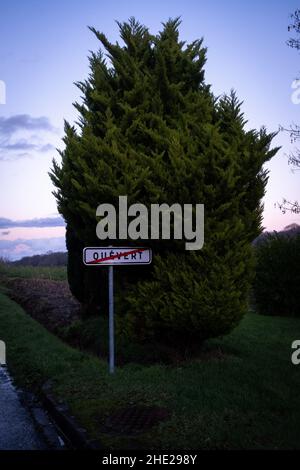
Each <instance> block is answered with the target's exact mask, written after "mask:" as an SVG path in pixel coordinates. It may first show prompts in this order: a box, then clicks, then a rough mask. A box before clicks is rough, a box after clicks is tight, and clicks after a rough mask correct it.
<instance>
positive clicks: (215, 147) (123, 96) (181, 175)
mask: <svg viewBox="0 0 300 470" xmlns="http://www.w3.org/2000/svg"><path fill="white" fill-rule="evenodd" d="M179 24H180V21H179V20H178V19H175V20H169V21H168V22H167V23H165V24H164V25H163V30H162V31H161V32H160V33H159V34H158V35H157V36H152V35H151V34H150V33H149V31H148V30H147V28H146V27H144V26H142V25H140V24H139V23H138V22H137V21H136V20H134V19H130V20H129V22H127V23H123V24H119V27H120V35H121V38H122V40H123V45H119V44H118V43H117V44H111V43H110V42H109V41H108V39H107V38H106V37H105V36H104V34H102V33H99V32H98V31H96V30H95V29H92V31H93V32H94V33H95V35H96V36H97V38H98V39H99V41H100V42H101V44H102V46H103V47H104V49H105V50H106V56H107V57H105V56H104V55H103V53H102V52H101V51H100V52H98V53H93V54H92V55H91V57H90V75H89V77H88V79H87V80H86V81H85V82H79V83H77V86H78V87H79V89H80V90H81V92H82V103H76V104H75V107H76V109H77V110H78V112H79V116H80V120H79V130H78V129H76V128H75V127H73V126H71V125H69V124H68V123H66V125H65V138H64V142H65V149H64V150H63V151H62V152H61V157H62V164H61V166H60V165H59V164H57V163H56V162H55V161H54V163H53V169H52V172H51V177H52V180H53V183H54V185H55V186H56V188H57V190H56V192H55V195H56V198H57V202H58V208H59V211H60V212H61V214H62V215H63V216H64V218H65V220H66V222H67V246H68V253H69V266H68V275H69V282H70V286H71V289H72V291H73V293H74V295H75V296H76V297H77V298H78V299H79V300H80V301H81V302H82V303H84V304H85V305H86V306H87V310H88V311H90V312H91V311H93V308H92V307H93V306H96V305H100V306H101V310H102V312H103V314H105V312H106V296H107V284H106V269H105V268H104V269H103V268H95V269H94V268H86V267H84V266H83V264H82V248H83V247H84V246H97V245H103V244H104V243H103V242H99V240H98V239H97V238H96V232H95V229H96V223H97V220H96V208H97V206H98V205H99V204H101V203H104V202H105V203H112V204H114V205H115V206H116V207H117V205H118V197H119V196H120V195H127V196H128V204H132V203H136V202H140V203H144V204H145V205H146V206H147V207H150V204H151V203H168V204H170V205H171V204H173V203H180V204H184V203H192V204H200V203H204V204H205V243H204V248H203V249H202V250H199V251H185V250H184V242H181V241H178V240H173V241H166V240H160V241H154V240H153V241H152V240H149V241H147V245H148V246H151V247H152V248H153V253H154V257H153V264H152V265H151V266H150V267H140V268H138V269H137V268H133V267H128V268H125V267H121V268H119V269H117V270H116V271H117V282H118V287H117V291H118V293H119V299H118V302H117V315H118V324H119V327H120V329H121V331H122V332H123V334H128V335H131V336H133V337H139V338H145V337H149V336H153V335H158V334H159V335H160V337H168V338H170V339H171V340H173V341H174V339H175V338H179V337H182V336H184V337H185V338H187V339H189V338H191V337H196V338H197V339H198V340H199V341H202V340H204V339H206V338H208V337H212V336H217V335H221V334H224V333H227V332H229V331H230V330H231V329H232V328H233V327H234V326H235V325H237V323H238V322H239V320H240V319H241V317H242V315H243V314H244V312H245V309H246V307H247V294H248V289H249V284H250V281H251V277H252V272H253V257H252V250H251V242H252V240H253V239H254V238H255V237H256V236H257V235H258V234H259V233H260V230H261V219H262V206H261V199H262V197H263V195H264V192H265V185H266V182H267V173H266V171H264V170H263V169H262V166H263V164H264V163H265V162H266V161H268V160H269V159H270V158H271V157H272V156H273V155H274V154H275V153H276V151H277V149H273V150H270V143H271V141H272V138H273V137H274V134H267V132H266V130H265V129H264V128H263V129H261V130H260V131H255V130H252V131H246V130H245V120H244V118H243V114H242V112H241V109H240V108H241V104H240V103H239V101H238V99H237V98H236V96H235V94H234V92H232V93H231V94H230V95H229V96H224V97H223V98H221V99H216V98H215V97H214V96H213V94H212V92H211V90H210V87H209V86H208V85H207V84H206V83H205V81H204V70H203V66H204V64H205V60H206V59H205V55H206V50H205V48H203V46H202V40H198V41H194V42H193V43H192V44H189V45H185V43H184V42H181V41H180V40H179V34H178V27H179ZM138 243H140V244H141V245H144V244H145V242H143V241H142V240H141V241H138V242H137V241H134V242H133V243H132V244H134V245H137V244H138ZM109 244H111V241H107V245H109ZM118 244H119V245H120V246H122V245H125V246H126V245H128V241H126V240H118V241H116V243H115V245H116V246H117V245H118Z"/></svg>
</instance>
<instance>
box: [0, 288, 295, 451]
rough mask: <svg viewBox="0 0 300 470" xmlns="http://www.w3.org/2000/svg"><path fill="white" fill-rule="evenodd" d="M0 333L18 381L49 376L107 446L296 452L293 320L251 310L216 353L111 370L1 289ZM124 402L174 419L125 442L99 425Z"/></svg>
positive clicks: (34, 382) (216, 344) (32, 384)
mask: <svg viewBox="0 0 300 470" xmlns="http://www.w3.org/2000/svg"><path fill="white" fill-rule="evenodd" d="M0 339H2V340H4V341H5V342H6V345H7V361H8V367H9V369H10V371H11V373H12V375H13V377H14V379H15V380H16V382H17V383H18V384H19V385H21V386H23V387H25V386H26V387H29V388H31V389H34V390H35V391H38V390H39V389H40V387H41V385H42V384H43V383H44V382H45V381H46V380H48V379H51V380H52V381H53V387H54V392H55V394H56V395H57V396H58V397H60V398H62V399H63V400H64V401H65V402H66V403H67V404H68V405H69V406H70V408H71V411H72V413H73V414H74V415H75V417H76V418H77V420H78V421H79V422H80V423H81V424H82V425H83V426H84V427H86V428H87V430H88V432H89V433H90V435H91V437H93V438H96V439H100V440H101V442H102V443H103V444H104V446H106V447H107V448H111V449H119V448H127V447H139V448H147V449H162V448H163V449H172V448H176V449H180V448H186V449H192V448H194V449H215V448H217V449H243V448H247V449H248V448H264V449H265V448H269V449H270V448H273V449H275V448H283V449H286V448H300V395H299V388H300V366H294V365H293V364H292V363H291V343H292V341H293V340H294V339H300V321H299V319H287V318H269V317H263V316H258V315H255V314H251V315H248V316H247V317H246V318H245V319H244V320H243V321H242V323H241V324H240V326H239V327H238V328H237V329H236V330H235V331H234V332H233V333H232V334H230V335H228V336H227V337H226V338H223V339H220V340H214V341H211V342H210V343H209V345H210V347H211V348H221V349H222V351H223V352H224V353H225V354H223V356H222V357H221V358H214V357H213V356H212V357H211V358H210V359H209V358H208V359H206V360H203V359H202V360H199V359H198V360H197V359H194V360H190V361H187V362H183V363H181V364H178V365H177V366H174V365H172V366H166V365H159V364H158V365H153V366H149V365H148V366H143V365H138V364H135V363H131V364H127V365H126V366H124V367H122V368H119V369H118V370H117V372H116V374H115V375H114V376H109V375H108V373H107V366H106V362H105V361H101V360H100V359H98V358H96V357H93V356H90V355H88V354H87V353H82V352H80V351H78V350H76V349H73V348H71V347H69V346H67V345H66V344H64V343H63V342H62V341H61V340H59V339H58V338H57V337H55V336H53V335H52V334H50V333H49V332H48V331H47V330H45V329H44V328H43V327H42V326H41V325H40V324H38V323H37V322H36V321H34V320H33V319H32V318H30V317H29V316H28V315H27V314H26V313H25V312H24V311H23V310H22V308H21V307H19V306H18V305H17V304H16V303H15V302H13V301H11V300H10V299H8V298H7V297H6V296H5V295H4V294H0ZM130 405H159V406H163V407H166V408H167V409H168V410H170V412H171V418H170V419H169V420H168V421H165V422H163V423H161V424H160V425H159V426H157V427H155V428H153V429H152V430H150V431H148V432H146V433H144V434H141V435H139V436H136V437H131V438H130V437H128V436H112V435H108V434H105V433H103V432H102V431H101V425H102V423H103V422H104V419H105V418H106V417H107V416H108V415H109V414H110V413H111V412H113V411H115V410H117V409H119V408H123V407H127V406H130Z"/></svg>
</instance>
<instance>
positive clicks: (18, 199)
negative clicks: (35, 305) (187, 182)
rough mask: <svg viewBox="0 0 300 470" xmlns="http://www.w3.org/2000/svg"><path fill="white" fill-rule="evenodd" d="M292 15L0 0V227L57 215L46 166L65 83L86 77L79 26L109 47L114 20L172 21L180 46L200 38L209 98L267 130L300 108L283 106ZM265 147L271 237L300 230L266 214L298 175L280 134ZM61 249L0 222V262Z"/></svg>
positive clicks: (68, 103) (215, 4) (91, 1)
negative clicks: (224, 98) (227, 96)
mask: <svg viewBox="0 0 300 470" xmlns="http://www.w3.org/2000/svg"><path fill="white" fill-rule="evenodd" d="M296 8H297V3H296V2H294V1H290V0H287V1H285V2H282V1H281V2H279V1H272V2H270V1H266V2H261V1H258V0H253V1H252V2H241V1H234V0H228V1H227V2H224V1H216V0H211V1H209V2H207V1H199V0H197V1H194V0H186V1H185V2H179V1H176V0H175V1H174V0H166V1H164V2H162V1H161V0H160V1H157V0H153V1H152V2H141V1H137V0H134V1H126V2H124V1H121V0H115V1H111V2H104V1H100V0H97V1H96V0H59V1H58V0H52V1H51V2H41V1H40V0H24V1H23V2H20V1H17V0H10V1H7V0H2V1H1V16H0V36H1V37H0V83H1V81H3V82H5V85H6V104H0V192H1V194H0V196H1V197H0V222H1V218H7V219H11V220H27V221H28V220H30V219H35V218H48V217H55V216H56V215H57V210H56V204H55V199H54V197H53V196H52V195H51V191H52V190H53V188H52V187H51V183H50V180H49V177H48V174H47V173H48V171H49V167H50V165H51V160H52V158H53V157H56V158H58V157H57V154H56V150H55V148H56V147H61V146H62V143H61V137H62V128H63V120H64V118H66V119H67V120H69V121H71V122H73V121H74V120H76V112H75V110H74V109H73V107H72V102H73V101H75V100H77V99H78V98H79V92H78V90H77V89H76V87H75V86H74V85H73V82H74V81H77V80H82V79H85V78H86V77H87V74H88V61H87V56H88V53H89V52H88V51H89V50H96V49H97V48H98V41H97V40H96V39H95V37H94V36H93V34H92V33H91V32H90V31H89V30H88V28H87V26H88V25H91V26H95V27H96V28H97V29H98V30H101V31H103V32H104V33H105V34H106V35H107V36H108V37H109V39H110V40H111V41H115V40H117V39H118V27H117V25H116V24H115V21H114V20H120V21H123V20H126V19H128V18H129V17H130V16H135V17H136V18H137V19H138V20H139V21H141V22H142V23H144V24H146V25H147V26H148V27H149V28H150V30H151V32H152V33H156V32H158V30H160V28H161V22H162V21H165V20H167V19H168V18H169V17H176V16H179V15H180V16H181V17H182V25H181V28H180V32H181V38H182V39H183V40H186V41H188V42H190V41H193V40H194V39H197V38H199V37H202V36H203V37H204V43H205V45H206V46H207V47H208V53H207V64H206V81H207V82H208V83H210V84H211V85H212V90H213V92H214V93H215V94H216V95H219V94H222V93H224V92H229V91H230V89H231V88H234V89H235V90H236V91H237V95H238V97H239V98H240V99H241V100H243V101H244V105H243V111H244V113H245V116H246V118H247V119H248V127H251V128H259V127H260V126H262V125H265V126H266V127H267V129H268V131H274V130H277V129H278V126H279V125H280V124H281V125H283V126H288V125H289V124H290V123H291V122H296V123H300V113H299V110H300V104H298V105H297V104H294V103H293V102H292V100H291V95H292V92H293V89H292V88H291V85H292V82H293V80H294V79H295V78H296V77H297V74H298V72H300V66H299V55H298V53H297V52H296V51H295V50H292V49H290V48H288V47H287V45H286V40H287V39H288V38H289V33H288V31H287V26H288V24H289V15H290V14H291V13H292V12H293V11H294V10H295V9H296ZM2 88H3V87H1V86H0V103H1V102H2V101H3V99H1V89H2ZM299 95H300V94H299ZM274 145H281V146H282V149H281V150H280V151H279V153H278V155H277V156H276V157H275V158H274V159H273V161H272V162H271V163H270V164H269V166H268V168H269V170H270V179H269V183H268V187H267V195H266V198H265V213H264V226H265V227H266V228H267V229H269V230H272V229H277V230H280V229H282V228H283V227H284V226H286V225H288V224H290V223H293V222H296V223H300V216H299V215H298V216H297V215H292V214H286V215H283V214H281V212H280V211H279V210H278V209H276V208H274V203H276V202H277V201H281V200H282V197H286V198H288V199H290V200H296V199H300V191H299V181H300V180H299V178H300V172H299V174H297V173H295V174H292V172H291V168H290V167H289V166H288V164H287V156H286V155H287V154H288V153H289V151H290V150H291V149H293V146H292V145H291V143H290V139H289V136H288V135H287V134H284V133H280V134H279V135H278V136H277V137H276V140H275V141H274ZM199 202H201V201H199ZM47 223H48V222H47V221H45V224H47ZM33 225H34V224H33ZM50 225H51V224H50ZM64 246H65V245H64V227H62V226H60V227H50V228H49V227H48V226H47V225H45V226H39V227H28V225H27V227H26V228H21V227H11V228H3V229H1V223H0V256H6V257H11V258H12V259H15V258H19V257H21V256H23V255H28V254H33V253H40V252H44V251H48V250H57V249H64Z"/></svg>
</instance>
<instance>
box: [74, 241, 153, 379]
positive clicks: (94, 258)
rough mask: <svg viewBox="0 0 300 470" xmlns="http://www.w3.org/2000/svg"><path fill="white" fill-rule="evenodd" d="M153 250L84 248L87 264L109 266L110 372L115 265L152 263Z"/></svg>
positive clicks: (110, 364)
mask: <svg viewBox="0 0 300 470" xmlns="http://www.w3.org/2000/svg"><path fill="white" fill-rule="evenodd" d="M151 261H152V251H151V249H150V248H142V247H137V248H134V247H118V248H117V247H110V246H108V247H87V248H84V250H83V262H84V264H85V265H86V266H108V336H109V373H110V374H113V373H114V371H115V325H114V268H113V267H114V265H132V264H150V263H151Z"/></svg>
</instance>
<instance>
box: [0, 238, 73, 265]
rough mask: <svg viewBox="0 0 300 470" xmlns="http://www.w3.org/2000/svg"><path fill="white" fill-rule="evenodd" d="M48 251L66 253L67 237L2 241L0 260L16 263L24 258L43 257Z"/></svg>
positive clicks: (0, 241)
mask: <svg viewBox="0 0 300 470" xmlns="http://www.w3.org/2000/svg"><path fill="white" fill-rule="evenodd" d="M48 251H66V242H65V237H54V238H40V239H37V240H23V239H18V240H13V241H12V240H0V258H4V259H8V260H10V261H16V260H17V259H21V258H23V257H24V256H33V255H41V254H43V253H47V252H48Z"/></svg>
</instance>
